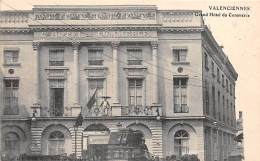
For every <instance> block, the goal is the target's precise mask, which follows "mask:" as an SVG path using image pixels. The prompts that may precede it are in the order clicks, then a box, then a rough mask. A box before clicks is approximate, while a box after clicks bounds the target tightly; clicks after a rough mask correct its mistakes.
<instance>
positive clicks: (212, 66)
mask: <svg viewBox="0 0 260 161" xmlns="http://www.w3.org/2000/svg"><path fill="white" fill-rule="evenodd" d="M211 73H212V76H213V77H215V65H214V62H213V61H211Z"/></svg>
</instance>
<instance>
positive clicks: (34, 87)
mask: <svg viewBox="0 0 260 161" xmlns="http://www.w3.org/2000/svg"><path fill="white" fill-rule="evenodd" d="M200 13H201V11H198V10H159V9H158V8H157V7H156V6H153V5H138V6H131V5H130V6H103V5H100V6H84V5H81V6H62V5H61V6H59V5H55V6H51V5H41V6H34V7H33V9H32V10H28V11H27V10H26V11H24V10H19V11H18V10H17V11H1V14H0V25H1V26H0V84H1V90H0V91H1V92H0V95H1V104H0V107H1V112H2V116H1V121H2V127H1V136H2V137H1V142H2V148H1V150H2V151H1V153H2V154H7V155H8V156H9V157H11V158H12V157H13V158H14V157H15V156H16V155H18V154H22V153H27V154H43V155H55V154H63V153H66V154H68V155H69V154H72V153H75V152H76V154H77V156H78V157H80V156H81V155H82V153H83V152H84V151H86V150H87V147H88V145H91V144H103V143H104V142H105V140H107V138H108V137H109V134H110V133H111V132H112V131H114V130H115V129H116V128H117V126H118V125H120V126H121V127H123V128H126V127H127V128H131V129H133V130H139V131H141V132H142V133H143V134H144V137H145V143H146V145H147V147H148V149H149V152H150V153H151V154H152V155H154V156H158V157H160V158H163V157H166V156H171V155H175V156H176V157H177V158H180V157H181V156H182V155H184V154H196V155H197V156H198V158H199V159H200V160H201V161H215V160H218V161H224V160H227V159H228V156H229V154H230V152H231V150H232V149H233V146H234V145H235V142H234V141H233V137H234V136H235V135H236V119H235V85H236V84H235V82H236V80H237V76H238V75H237V73H236V71H235V69H234V68H233V66H232V64H231V63H230V61H229V59H228V57H227V56H226V55H225V53H224V52H223V50H222V47H220V46H219V45H218V43H217V42H216V40H215V39H214V37H213V35H212V33H211V31H210V30H209V29H208V27H207V26H206V25H205V24H204V21H203V18H202V17H201V16H199V15H201V14H200ZM93 99H94V100H96V101H95V102H94V105H93V106H92V107H91V106H87V105H88V104H89V102H92V101H93ZM80 111H81V112H82V114H83V124H82V126H80V127H75V126H74V124H75V121H76V118H77V116H78V114H79V113H80ZM118 154H121V152H120V151H118Z"/></svg>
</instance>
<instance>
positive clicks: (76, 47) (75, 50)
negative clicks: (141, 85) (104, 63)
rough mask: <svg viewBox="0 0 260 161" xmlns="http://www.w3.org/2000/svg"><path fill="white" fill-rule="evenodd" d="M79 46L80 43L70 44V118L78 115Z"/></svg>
mask: <svg viewBox="0 0 260 161" xmlns="http://www.w3.org/2000/svg"><path fill="white" fill-rule="evenodd" d="M79 45H80V42H72V49H73V66H74V67H73V73H72V76H73V91H74V93H73V94H74V95H73V105H72V116H78V114H79V113H80V110H81V108H80V98H79V92H80V84H79Z"/></svg>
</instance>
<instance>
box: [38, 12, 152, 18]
mask: <svg viewBox="0 0 260 161" xmlns="http://www.w3.org/2000/svg"><path fill="white" fill-rule="evenodd" d="M34 19H35V20H156V12H155V11H91V12H73V13H68V12H56V13H49V12H40V13H34Z"/></svg>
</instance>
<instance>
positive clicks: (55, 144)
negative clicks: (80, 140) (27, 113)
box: [48, 131, 65, 155]
mask: <svg viewBox="0 0 260 161" xmlns="http://www.w3.org/2000/svg"><path fill="white" fill-rule="evenodd" d="M64 144H65V137H64V134H63V133H62V132H60V131H54V132H52V133H51V134H50V136H49V138H48V154H49V155H59V154H63V153H64V151H65V149H64Z"/></svg>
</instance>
